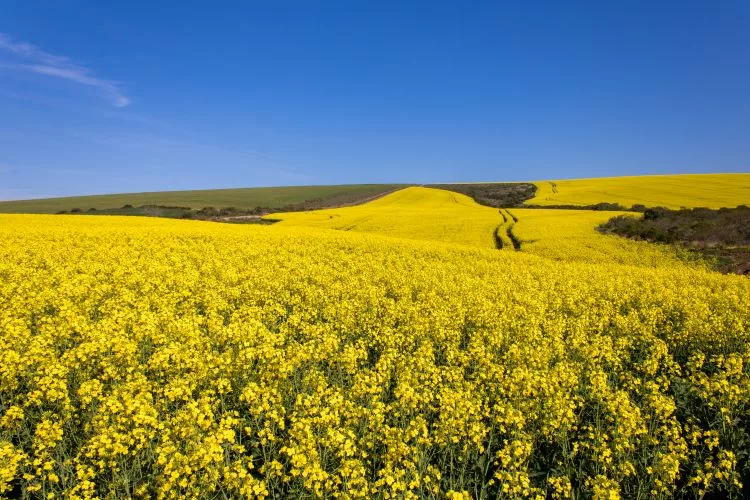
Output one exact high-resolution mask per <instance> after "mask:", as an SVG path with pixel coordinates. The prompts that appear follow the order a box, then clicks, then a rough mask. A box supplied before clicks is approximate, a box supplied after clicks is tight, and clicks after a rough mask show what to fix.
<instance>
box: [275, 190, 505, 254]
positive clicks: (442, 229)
mask: <svg viewBox="0 0 750 500" xmlns="http://www.w3.org/2000/svg"><path fill="white" fill-rule="evenodd" d="M268 218H269V219H281V222H279V223H277V225H278V226H302V227H314V228H326V229H337V230H342V231H356V232H366V233H377V234H381V235H384V236H394V237H399V238H409V239H418V240H432V241H441V242H449V243H460V244H464V245H473V246H477V247H481V248H495V240H494V237H493V233H494V231H495V228H497V226H498V225H499V224H501V223H502V218H501V217H500V214H499V213H498V211H497V209H494V208H490V207H485V206H482V205H479V204H478V203H476V202H475V201H474V200H473V199H471V198H470V197H468V196H465V195H463V194H459V193H454V192H452V191H445V190H442V189H433V188H425V187H409V188H406V189H401V190H399V191H396V192H394V193H391V194H388V195H386V196H384V197H382V198H379V199H377V200H374V201H371V202H368V203H365V204H363V205H358V206H354V207H344V208H333V209H326V210H315V211H310V212H288V213H275V214H272V215H269V216H268Z"/></svg>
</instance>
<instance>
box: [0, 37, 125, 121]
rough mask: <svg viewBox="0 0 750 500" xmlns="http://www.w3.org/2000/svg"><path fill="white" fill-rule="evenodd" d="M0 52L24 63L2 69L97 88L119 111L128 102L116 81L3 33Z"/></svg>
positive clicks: (66, 58)
mask: <svg viewBox="0 0 750 500" xmlns="http://www.w3.org/2000/svg"><path fill="white" fill-rule="evenodd" d="M0 50H3V51H5V52H7V53H10V54H11V55H13V56H14V57H15V58H17V59H20V60H22V61H24V62H23V63H14V64H4V65H3V67H5V68H11V69H17V70H20V71H28V72H31V73H35V74H38V75H46V76H51V77H54V78H61V79H63V80H68V81H71V82H75V83H79V84H81V85H86V86H89V87H93V88H96V89H97V90H99V91H100V92H101V93H103V94H104V95H105V96H106V97H107V98H108V99H109V100H110V101H111V102H112V104H113V105H114V106H116V107H118V108H124V107H125V106H127V105H129V104H130V103H131V100H130V98H129V97H127V96H126V95H125V94H124V93H123V92H122V90H120V87H119V85H118V83H117V82H113V81H110V80H104V79H102V78H97V77H96V76H95V75H94V73H93V71H92V70H91V69H90V68H88V67H86V66H84V65H83V64H80V63H77V62H74V61H72V60H71V59H70V58H68V57H64V56H58V55H55V54H50V53H49V52H45V51H43V50H42V49H40V48H39V47H37V46H35V45H32V44H30V43H24V42H18V41H14V40H13V39H12V38H11V37H10V36H8V35H6V34H4V33H0Z"/></svg>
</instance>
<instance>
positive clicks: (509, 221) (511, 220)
mask: <svg viewBox="0 0 750 500" xmlns="http://www.w3.org/2000/svg"><path fill="white" fill-rule="evenodd" d="M498 212H499V213H500V216H501V217H502V218H503V223H502V224H500V225H499V226H497V228H496V229H495V232H494V234H493V236H494V238H495V247H496V248H497V249H498V250H504V249H506V248H507V249H510V248H511V247H512V248H513V250H515V251H519V250H521V240H520V239H518V237H517V236H516V235H515V234H514V233H513V226H514V225H515V224H516V222H518V218H517V217H516V216H515V215H513V214H512V213H510V212H509V211H508V210H507V209H504V208H501V209H500V210H498Z"/></svg>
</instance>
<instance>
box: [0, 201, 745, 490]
mask: <svg viewBox="0 0 750 500" xmlns="http://www.w3.org/2000/svg"><path fill="white" fill-rule="evenodd" d="M428 191H429V190H428ZM419 192H420V191H417V194H418V193H419ZM420 196H421V195H420ZM383 200H385V198H383ZM441 203H442V202H441ZM457 204H458V205H461V203H457ZM469 210H473V209H469ZM510 212H511V213H513V214H514V215H516V216H517V217H518V222H516V223H515V225H514V230H515V229H517V230H518V231H519V232H520V233H521V234H523V229H522V228H523V226H524V225H525V224H527V225H528V226H529V227H532V226H533V225H534V224H536V223H537V222H539V223H541V221H540V220H539V221H537V222H534V220H533V218H532V217H531V215H528V214H527V212H529V213H530V212H531V210H528V211H525V210H524V211H520V210H513V209H511V210H510ZM425 213H426V212H425ZM541 213H542V212H540V214H541ZM311 216H312V215H311ZM492 216H493V217H496V218H498V219H500V220H502V217H500V215H499V213H498V212H497V211H494V212H493V213H492ZM581 216H583V215H581ZM462 217H463V216H462ZM540 217H541V215H540ZM465 220H468V219H465ZM488 221H489V219H488ZM466 223H467V224H468V222H466ZM495 223H496V224H499V223H500V222H497V220H496V221H495ZM589 223H590V221H589V222H586V224H589ZM433 227H434V226H433ZM486 227H489V228H490V229H491V228H492V226H491V225H487V226H486ZM548 227H549V226H548ZM589 227H590V226H589ZM482 231H484V229H482ZM438 233H439V231H438ZM548 233H549V234H548V237H551V238H552V237H555V233H554V232H553V231H551V230H550V231H548ZM436 234H437V233H436ZM474 234H475V236H477V239H476V240H474V239H473V238H474V237H473V236H472V237H468V236H467V238H468V240H467V241H466V242H468V243H469V244H461V245H459V244H441V243H440V242H439V241H440V240H439V238H435V239H428V240H423V239H422V238H421V237H420V238H416V239H409V238H394V237H384V236H381V235H377V234H368V233H367V232H366V231H359V232H358V231H354V230H352V231H328V230H324V229H316V228H312V227H298V226H293V225H288V226H285V225H283V223H282V224H281V225H273V226H247V225H221V224H215V223H204V222H195V221H179V220H164V219H149V218H124V217H93V216H28V215H27V216H22V215H15V216H11V215H8V216H6V215H3V216H0V277H1V278H2V279H1V280H0V304H2V307H0V401H2V406H0V487H2V488H3V491H2V494H10V492H13V494H15V493H16V492H20V494H22V495H26V496H31V497H52V496H61V497H65V498H93V497H101V498H103V497H115V496H118V495H121V494H122V492H124V491H126V492H129V494H131V495H133V496H136V497H139V498H182V497H188V498H206V497H214V496H227V497H238V498H239V497H250V498H263V497H278V498H295V497H336V498H425V497H430V498H447V497H453V498H459V497H460V498H467V496H468V497H470V498H475V497H485V498H487V497H493V498H496V497H509V498H515V497H526V498H546V497H553V498H569V497H576V498H578V497H582V498H618V497H619V496H627V494H628V492H633V491H640V492H643V494H645V495H651V496H657V497H665V498H666V497H670V496H688V497H690V496H700V495H704V494H705V495H717V496H720V495H726V496H735V497H738V496H741V493H742V491H743V490H742V488H743V485H742V481H741V479H742V471H743V470H744V467H745V466H746V465H747V464H746V457H747V450H745V449H743V446H744V445H743V444H742V443H746V442H748V439H747V436H746V435H745V434H743V433H744V432H746V431H745V429H747V428H748V426H747V425H745V423H747V422H748V419H750V376H749V372H750V370H749V369H748V367H750V351H748V349H747V345H750V344H748V342H749V341H750V281H748V280H747V279H746V278H743V277H739V276H723V275H720V274H717V273H713V272H709V271H707V270H705V269H702V268H700V267H697V266H691V265H687V264H684V263H682V262H681V261H680V260H678V259H671V258H669V257H664V258H663V259H662V258H661V257H659V256H657V255H656V254H654V255H653V256H652V257H650V258H652V259H653V264H654V265H646V264H643V263H640V264H639V265H632V263H629V262H626V261H625V258H624V257H622V262H621V263H617V262H618V261H617V259H615V262H614V263H612V262H611V261H608V260H606V259H604V258H601V257H597V256H595V255H594V254H590V253H587V252H586V251H583V250H582V251H581V253H580V254H579V255H578V256H577V257H576V258H570V257H567V258H560V259H557V258H556V257H555V256H554V255H552V254H547V256H545V255H543V253H544V252H540V253H538V254H537V255H533V254H532V253H533V252H532V251H531V249H533V243H527V244H528V246H529V250H528V251H524V248H523V247H522V250H521V251H520V252H514V251H497V250H496V249H494V248H491V243H488V244H486V245H485V244H484V243H481V244H480V243H476V244H475V243H471V242H472V241H474V242H480V239H479V236H478V235H479V232H476V233H474ZM482 234H490V235H491V231H490V233H484V232H483V233H482ZM394 235H395V234H394ZM394 235H392V236H394ZM602 238H604V237H602ZM532 239H533V238H532ZM466 242H464V243H466ZM572 245H573V242H570V246H568V247H567V248H568V250H567V251H568V252H569V255H575V252H574V251H573V246H572ZM604 246H605V247H606V245H604ZM550 251H551V250H550ZM626 254H627V252H625V253H623V254H620V255H621V256H623V255H626ZM660 259H662V260H660Z"/></svg>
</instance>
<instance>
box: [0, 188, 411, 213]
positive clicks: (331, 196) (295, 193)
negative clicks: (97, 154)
mask: <svg viewBox="0 0 750 500" xmlns="http://www.w3.org/2000/svg"><path fill="white" fill-rule="evenodd" d="M399 187H403V186H399V185H395V184H352V185H342V186H291V187H264V188H241V189H206V190H198V191H161V192H151V193H125V194H105V195H93V196H72V197H66V198H45V199H38V200H20V201H1V202H0V213H38V214H43V213H56V212H59V211H63V210H64V211H70V210H72V209H75V208H78V209H80V210H82V211H87V210H89V209H91V208H95V209H97V210H102V209H113V208H120V207H122V206H124V205H133V206H134V207H138V206H141V205H166V206H179V207H188V208H193V209H200V208H203V207H217V208H225V207H235V208H237V209H247V210H251V209H254V208H256V207H264V208H269V209H277V210H278V209H282V208H287V209H288V208H290V207H294V206H301V207H298V208H311V209H314V208H326V207H330V206H340V205H348V204H356V203H360V202H362V201H365V200H367V199H370V198H372V197H374V196H378V195H381V194H384V193H387V192H390V191H392V190H394V189H398V188H399Z"/></svg>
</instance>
